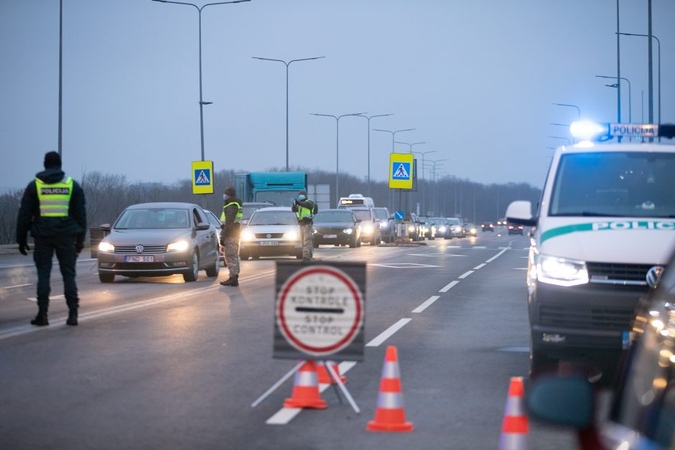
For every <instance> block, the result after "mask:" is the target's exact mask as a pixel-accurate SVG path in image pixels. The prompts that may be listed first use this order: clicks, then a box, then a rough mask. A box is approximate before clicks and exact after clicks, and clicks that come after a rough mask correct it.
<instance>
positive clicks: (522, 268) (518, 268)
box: [515, 267, 527, 270]
mask: <svg viewBox="0 0 675 450" xmlns="http://www.w3.org/2000/svg"><path fill="white" fill-rule="evenodd" d="M515 269H516V270H527V267H515Z"/></svg>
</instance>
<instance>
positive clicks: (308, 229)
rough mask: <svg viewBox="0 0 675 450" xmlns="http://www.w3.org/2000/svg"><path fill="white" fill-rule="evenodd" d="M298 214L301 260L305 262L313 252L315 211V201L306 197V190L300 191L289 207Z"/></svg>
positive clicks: (310, 257)
mask: <svg viewBox="0 0 675 450" xmlns="http://www.w3.org/2000/svg"><path fill="white" fill-rule="evenodd" d="M291 209H292V210H293V212H295V213H296V214H297V215H298V223H299V224H300V231H301V233H302V260H303V261H305V262H307V261H310V260H311V259H312V255H313V253H314V214H316V213H317V207H316V203H314V202H313V201H312V200H309V199H308V198H307V191H300V192H299V193H298V199H297V200H295V201H294V202H293V206H292V207H291Z"/></svg>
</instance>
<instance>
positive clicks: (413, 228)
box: [408, 225, 415, 233]
mask: <svg viewBox="0 0 675 450" xmlns="http://www.w3.org/2000/svg"><path fill="white" fill-rule="evenodd" d="M414 232H415V225H408V233H414Z"/></svg>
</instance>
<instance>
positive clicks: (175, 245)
mask: <svg viewBox="0 0 675 450" xmlns="http://www.w3.org/2000/svg"><path fill="white" fill-rule="evenodd" d="M188 248H190V244H189V243H188V241H184V240H183V241H176V242H172V243H171V244H169V245H167V247H166V251H167V252H184V251H185V250H187V249H188Z"/></svg>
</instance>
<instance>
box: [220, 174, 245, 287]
mask: <svg viewBox="0 0 675 450" xmlns="http://www.w3.org/2000/svg"><path fill="white" fill-rule="evenodd" d="M223 201H224V202H225V205H223V213H222V214H221V215H220V221H221V222H222V224H223V225H222V227H223V232H222V233H221V234H220V239H221V240H222V242H221V244H222V245H223V247H225V263H226V264H227V268H228V269H229V271H230V278H228V279H227V280H225V281H221V282H220V284H221V285H223V286H239V233H240V227H241V218H242V217H244V213H243V210H242V207H241V199H240V198H239V197H237V191H236V190H235V189H234V188H233V187H232V186H229V187H228V188H226V189H225V195H223Z"/></svg>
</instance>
